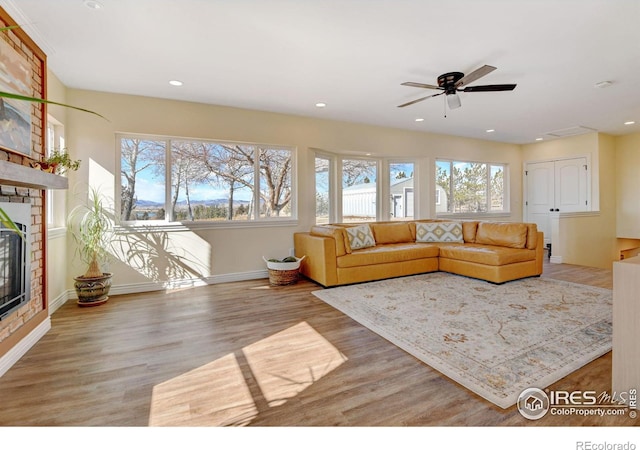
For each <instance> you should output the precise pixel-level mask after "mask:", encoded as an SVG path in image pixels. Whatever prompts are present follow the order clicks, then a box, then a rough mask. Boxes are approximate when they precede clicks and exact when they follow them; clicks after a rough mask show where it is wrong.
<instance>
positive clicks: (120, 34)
mask: <svg viewBox="0 0 640 450" xmlns="http://www.w3.org/2000/svg"><path fill="white" fill-rule="evenodd" d="M99 2H100V3H101V4H102V5H103V8H102V9H99V10H94V9H90V8H88V7H87V6H86V5H85V2H84V1H83V0H46V1H45V0H0V5H1V6H3V7H4V8H5V9H6V10H7V11H8V12H9V14H10V15H12V17H13V18H14V19H15V20H16V21H17V22H18V23H19V24H20V25H22V26H23V28H24V29H25V30H26V31H27V32H28V33H29V35H30V36H31V37H32V38H33V39H34V41H36V43H37V44H38V45H39V46H40V47H41V48H42V49H43V50H44V51H45V53H46V54H47V55H48V64H49V68H50V69H51V70H52V71H53V72H54V73H55V74H56V75H57V76H58V78H59V79H60V80H61V81H62V83H64V84H65V85H66V86H68V87H72V88H80V89H90V90H97V91H105V92H117V93H126V94H135V95H143V96H151V97H160V98H169V99H176V100H185V101H194V102H201V103H212V104H217V105H228V106H236V107H240V108H249V109H257V110H265V111H275V112H281V113H287V114H296V115H302V116H311V117H321V118H327V119H335V120H343V121H349V122H358V123H366V124H373V125H382V126H390V127H397V128H403V129H410V130H423V131H429V132H435V133H444V134H451V135H457V136H467V137H475V138H481V139H490V140H496V141H502V142H511V143H527V142H533V141H534V140H535V139H536V138H538V137H544V138H545V139H547V138H550V136H548V133H550V132H553V131H555V130H562V129H567V128H573V127H586V128H589V129H594V130H597V131H600V132H605V133H611V134H614V135H620V134H626V133H632V132H638V131H640V1H638V0H535V1H534V0H484V1H479V0H458V1H455V2H454V1H448V2H445V1H444V0H438V1H434V0H226V1H223V0H99ZM484 64H490V65H493V66H496V67H497V68H498V69H497V70H495V71H494V72H492V73H490V74H488V75H486V76H485V77H483V78H481V79H480V80H478V81H476V82H474V83H472V84H471V85H483V84H501V83H517V85H518V86H517V87H516V89H515V90H514V91H512V92H489V93H485V92H474V93H471V92H469V93H461V94H460V97H461V100H462V107H461V108H459V109H456V110H453V111H447V114H446V116H447V117H446V118H445V117H444V96H439V97H436V98H433V99H429V100H425V101H423V102H420V103H417V104H415V105H412V106H408V107H406V108H398V107H397V105H399V104H402V103H405V102H408V101H410V100H413V99H416V98H419V97H422V96H425V95H428V94H429V93H433V91H427V90H421V89H419V88H413V87H406V86H401V85H400V83H402V82H405V81H415V82H421V83H427V84H437V80H436V79H437V77H438V75H440V74H442V73H445V72H452V71H459V72H464V73H469V72H471V71H473V70H475V69H477V68H478V67H480V66H482V65H484ZM173 79H177V80H181V81H183V82H184V85H183V86H181V87H177V88H176V87H172V86H170V85H169V84H168V81H169V80H173ZM605 80H607V81H611V82H612V83H613V84H612V85H611V86H609V87H607V88H597V87H595V84H596V83H598V82H600V81H605ZM317 102H325V103H326V104H327V107H326V108H323V109H320V108H316V107H315V106H314V105H315V104H316V103H317ZM87 107H89V108H90V106H87ZM98 112H99V111H98ZM416 118H424V121H423V122H416V121H415V119H416ZM630 120H635V121H636V124H635V125H626V126H625V125H624V122H625V121H630ZM487 129H495V132H494V133H490V134H488V133H486V130H487Z"/></svg>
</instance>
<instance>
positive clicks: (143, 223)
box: [114, 133, 298, 231]
mask: <svg viewBox="0 0 640 450" xmlns="http://www.w3.org/2000/svg"><path fill="white" fill-rule="evenodd" d="M124 139H138V140H149V141H164V142H165V171H164V177H165V178H164V184H165V193H164V209H165V219H157V220H129V221H124V220H122V217H121V215H120V213H118V214H117V227H118V228H119V229H139V228H153V229H154V230H164V231H172V230H182V229H208V228H251V227H273V226H295V225H297V224H298V207H297V204H298V184H297V171H298V164H297V161H298V155H297V148H296V147H294V146H291V145H280V144H266V143H255V142H246V141H229V140H224V139H208V138H187V137H180V136H161V135H149V134H137V133H116V136H115V146H116V152H115V153H116V179H115V199H114V200H115V201H114V207H115V211H120V210H121V203H122V202H121V195H122V141H123V140H124ZM174 141H180V142H205V143H213V144H221V145H231V146H235V145H247V146H252V147H255V152H256V155H257V156H259V154H260V152H261V151H263V150H280V151H281V150H285V151H289V152H291V164H290V166H291V167H290V185H291V201H290V209H291V214H290V216H286V217H278V216H275V217H273V216H272V217H261V215H260V209H259V208H256V210H255V211H254V212H253V213H252V217H250V218H248V219H247V220H228V219H224V220H193V221H190V220H180V221H176V220H173V217H171V214H172V212H171V211H170V204H171V203H170V197H171V183H172V177H171V175H172V174H171V172H172V170H171V169H172V166H171V161H172V158H171V156H172V148H173V146H172V144H173V142H174ZM260 183H261V174H260V158H259V157H257V158H254V183H253V201H254V204H260V203H259V200H260Z"/></svg>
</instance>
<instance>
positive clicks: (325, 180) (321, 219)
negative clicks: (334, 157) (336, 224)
mask: <svg viewBox="0 0 640 450" xmlns="http://www.w3.org/2000/svg"><path fill="white" fill-rule="evenodd" d="M315 161H316V164H315V166H316V170H315V173H316V223H317V224H327V223H329V222H330V221H331V219H330V211H331V203H330V197H329V186H330V167H331V160H330V159H329V158H324V157H319V156H317V157H316V160H315Z"/></svg>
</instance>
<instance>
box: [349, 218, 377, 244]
mask: <svg viewBox="0 0 640 450" xmlns="http://www.w3.org/2000/svg"><path fill="white" fill-rule="evenodd" d="M345 230H346V231H347V236H348V237H349V245H350V246H351V250H358V249H360V248H367V247H374V246H375V245H376V240H375V239H374V238H373V233H372V232H371V227H370V226H369V225H368V224H365V225H358V226H355V227H347V228H345Z"/></svg>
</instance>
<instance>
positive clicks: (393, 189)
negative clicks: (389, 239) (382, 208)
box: [389, 162, 414, 220]
mask: <svg viewBox="0 0 640 450" xmlns="http://www.w3.org/2000/svg"><path fill="white" fill-rule="evenodd" d="M413 174H414V165H413V163H410V162H407V163H400V162H398V163H395V162H392V163H389V193H390V197H391V205H390V209H389V214H390V216H391V220H407V219H413V210H414V194H413Z"/></svg>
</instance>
